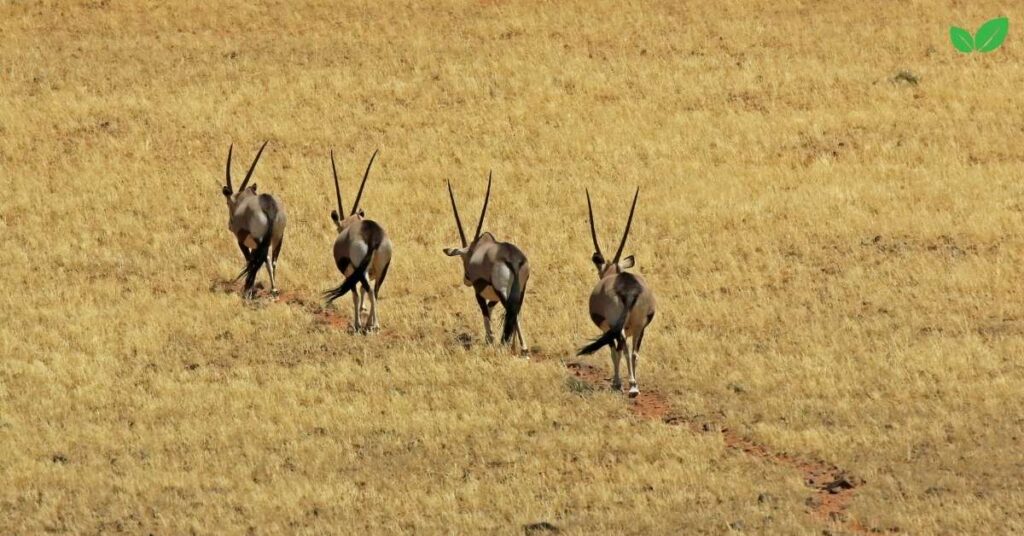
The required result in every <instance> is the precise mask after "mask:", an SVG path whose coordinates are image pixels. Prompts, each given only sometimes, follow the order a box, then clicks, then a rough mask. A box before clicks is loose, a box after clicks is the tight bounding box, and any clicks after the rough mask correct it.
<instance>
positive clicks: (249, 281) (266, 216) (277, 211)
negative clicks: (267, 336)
mask: <svg viewBox="0 0 1024 536" xmlns="http://www.w3.org/2000/svg"><path fill="white" fill-rule="evenodd" d="M268 142H269V140H268V141H265V142H263V146H261V147H260V150H259V152H258V153H256V158H254V159H253V161H252V165H250V166H249V171H248V172H247V173H246V174H245V180H243V181H242V184H241V186H239V187H238V191H237V192H236V191H234V188H233V186H232V185H231V152H232V150H233V149H234V144H232V145H231V146H229V147H228V163H227V170H226V172H225V173H226V175H227V184H225V185H224V188H223V189H222V192H223V193H224V198H225V199H226V200H227V203H228V229H229V230H230V231H231V233H232V234H234V235H235V238H236V239H237V240H238V249H240V250H242V255H243V256H244V257H245V269H243V270H242V273H240V274H238V277H236V278H235V279H236V280H238V279H239V278H241V277H242V276H245V291H244V295H245V297H246V298H252V297H253V296H255V294H256V289H255V283H256V274H257V273H258V272H259V271H260V267H261V266H262V265H263V264H264V263H265V264H266V265H267V273H269V274H270V291H271V292H272V293H275V294H276V293H277V280H276V272H277V257H278V255H280V254H281V243H282V242H283V241H284V228H285V225H286V224H287V222H288V217H287V215H286V214H285V210H284V205H282V204H281V202H280V201H278V199H277V198H276V197H274V196H272V195H270V194H257V193H256V183H253V184H252V185H249V179H250V178H251V177H252V172H253V170H255V169H256V163H257V162H259V160H260V155H262V154H263V149H265V148H266V147H267V143H268ZM247 185H248V186H247ZM271 248H273V253H272V255H271V258H270V260H269V262H268V260H267V254H268V251H270V249H271Z"/></svg>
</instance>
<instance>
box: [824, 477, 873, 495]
mask: <svg viewBox="0 0 1024 536" xmlns="http://www.w3.org/2000/svg"><path fill="white" fill-rule="evenodd" d="M863 483H864V481H863V480H861V479H860V478H857V477H855V476H850V475H847V474H845V473H841V474H840V475H839V476H838V477H837V478H836V479H835V480H833V481H832V482H829V483H828V484H825V485H824V486H823V489H824V490H825V491H827V492H829V493H839V492H840V491H842V490H847V489H853V488H855V487H857V486H859V485H861V484H863Z"/></svg>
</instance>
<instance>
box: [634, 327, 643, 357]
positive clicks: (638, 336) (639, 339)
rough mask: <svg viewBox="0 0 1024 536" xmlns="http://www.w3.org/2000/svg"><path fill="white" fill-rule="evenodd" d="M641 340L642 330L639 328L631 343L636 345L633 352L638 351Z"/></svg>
mask: <svg viewBox="0 0 1024 536" xmlns="http://www.w3.org/2000/svg"><path fill="white" fill-rule="evenodd" d="M643 342H644V330H640V333H637V334H636V341H635V342H634V343H633V344H634V345H635V346H636V348H635V349H634V351H635V352H639V351H640V345H641V344H642V343H643Z"/></svg>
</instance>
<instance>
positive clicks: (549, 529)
mask: <svg viewBox="0 0 1024 536" xmlns="http://www.w3.org/2000/svg"><path fill="white" fill-rule="evenodd" d="M559 532H560V531H559V530H558V527H556V526H554V525H552V524H551V523H548V522H547V521H539V522H537V523H530V524H528V525H523V533H524V534H526V535H527V536H531V535H533V534H544V533H550V534H558V533H559Z"/></svg>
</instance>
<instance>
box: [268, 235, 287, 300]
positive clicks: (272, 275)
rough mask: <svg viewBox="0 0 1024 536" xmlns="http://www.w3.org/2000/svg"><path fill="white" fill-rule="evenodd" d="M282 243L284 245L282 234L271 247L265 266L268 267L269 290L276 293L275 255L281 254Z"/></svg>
mask: <svg viewBox="0 0 1024 536" xmlns="http://www.w3.org/2000/svg"><path fill="white" fill-rule="evenodd" d="M282 245H284V237H283V236H282V237H281V239H280V240H278V241H277V243H275V244H274V245H273V247H272V248H271V249H272V252H271V255H270V262H268V263H267V268H269V269H270V292H273V293H274V294H277V257H278V256H279V255H281V246H282Z"/></svg>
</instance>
